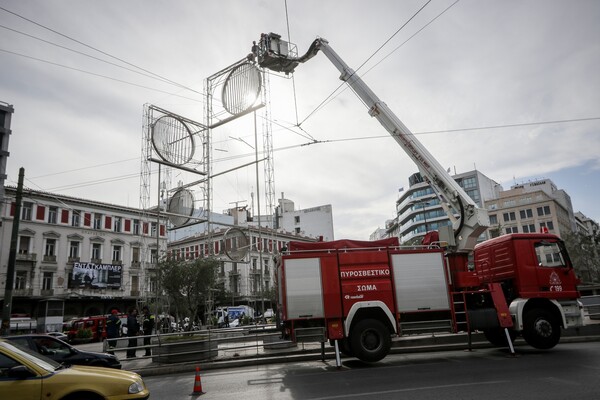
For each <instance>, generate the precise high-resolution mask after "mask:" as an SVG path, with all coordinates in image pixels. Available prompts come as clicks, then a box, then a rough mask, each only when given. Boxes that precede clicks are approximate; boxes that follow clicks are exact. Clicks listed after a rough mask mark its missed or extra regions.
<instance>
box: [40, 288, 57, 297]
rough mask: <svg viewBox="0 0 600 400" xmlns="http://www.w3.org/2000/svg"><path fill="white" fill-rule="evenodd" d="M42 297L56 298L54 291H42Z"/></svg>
mask: <svg viewBox="0 0 600 400" xmlns="http://www.w3.org/2000/svg"><path fill="white" fill-rule="evenodd" d="M40 296H54V289H45V290H44V289H42V290H40Z"/></svg>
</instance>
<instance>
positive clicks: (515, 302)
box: [248, 33, 583, 366]
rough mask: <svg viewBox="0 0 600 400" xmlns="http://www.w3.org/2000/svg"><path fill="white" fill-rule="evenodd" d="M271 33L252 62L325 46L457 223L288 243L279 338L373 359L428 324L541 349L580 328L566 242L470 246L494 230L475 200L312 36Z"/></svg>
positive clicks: (294, 60)
mask: <svg viewBox="0 0 600 400" xmlns="http://www.w3.org/2000/svg"><path fill="white" fill-rule="evenodd" d="M292 49H295V46H294V45H292V44H291V43H287V42H285V41H283V40H281V37H280V36H279V35H277V34H273V33H270V34H268V35H263V36H262V39H261V41H260V45H259V46H258V48H257V49H253V53H252V54H250V55H249V57H248V58H249V60H255V61H256V62H257V63H258V65H259V66H260V67H262V68H267V69H270V70H273V71H277V72H284V73H286V74H287V73H290V72H293V71H294V69H295V68H296V67H297V66H298V65H299V64H300V63H303V62H305V61H307V60H309V59H310V58H312V57H314V56H315V55H316V54H317V53H318V52H319V51H322V52H323V53H324V54H325V55H326V56H327V58H328V59H329V60H330V61H331V62H332V63H333V64H334V65H335V66H336V68H337V69H338V70H339V71H340V72H341V77H340V79H341V80H343V81H345V82H346V83H348V85H349V86H350V87H351V88H352V89H353V91H354V92H355V93H356V95H357V96H358V97H360V99H361V100H362V101H363V102H364V103H365V104H366V105H367V107H368V108H369V114H370V115H371V116H373V117H374V118H376V119H377V120H378V121H379V122H380V123H381V124H382V125H383V126H384V128H385V129H386V130H387V131H388V132H389V133H390V135H391V136H392V137H393V138H394V139H395V140H396V141H397V142H398V144H399V145H400V146H401V147H402V149H403V150H404V151H405V152H406V153H407V154H408V155H409V156H410V157H411V159H412V160H413V161H414V162H415V163H416V164H417V166H418V168H419V171H420V173H421V175H422V176H423V178H424V179H425V180H426V181H427V182H428V183H429V184H430V185H431V187H432V188H433V190H434V192H435V193H436V195H437V197H438V199H439V200H440V203H441V204H442V206H443V207H444V209H445V210H446V212H447V214H448V217H449V218H450V221H451V223H452V226H447V227H444V228H440V229H439V231H436V232H429V233H428V234H427V235H426V240H424V242H423V245H422V246H413V247H410V248H403V247H401V246H400V245H399V243H398V239H397V238H391V239H385V240H380V241H374V242H364V241H353V240H338V241H332V242H317V243H300V242H291V243H290V244H289V248H288V249H287V251H286V252H284V253H283V254H282V256H281V257H280V259H279V260H278V264H277V280H278V290H279V295H278V297H279V301H278V302H279V304H278V306H279V307H278V313H279V320H280V325H281V328H282V330H283V335H284V336H285V337H289V338H291V339H292V340H295V341H309V340H318V341H324V340H329V341H330V342H331V343H332V344H333V345H334V346H335V348H336V360H337V363H338V366H339V365H340V361H339V352H340V351H341V352H343V353H346V354H349V355H353V356H356V357H357V358H359V359H361V360H363V361H368V362H373V361H378V360H380V359H382V358H383V357H385V356H386V354H388V352H389V350H390V347H391V337H392V336H394V335H407V334H415V333H424V332H430V333H431V332H454V333H457V332H466V333H468V334H469V338H470V333H471V332H473V331H483V332H484V334H485V336H486V337H487V339H488V340H489V341H490V342H491V343H493V344H496V345H508V346H509V347H510V349H511V352H514V349H513V347H512V340H513V339H514V338H515V337H516V335H518V334H520V335H522V336H523V338H524V339H525V341H526V342H527V343H528V344H529V345H531V346H533V347H536V348H539V349H548V348H552V347H554V346H555V345H556V344H557V343H558V341H559V340H560V335H561V328H569V327H574V326H581V325H583V308H582V305H581V303H580V302H579V301H578V298H579V293H578V291H577V288H576V285H577V283H578V282H579V281H578V279H577V277H576V276H575V274H574V271H573V266H572V264H571V261H570V259H569V256H568V254H567V251H566V249H565V246H564V243H563V242H562V240H561V239H560V238H559V237H557V236H555V235H552V234H548V233H539V234H510V235H504V236H500V237H497V238H493V239H490V240H487V241H484V242H482V243H479V244H477V241H478V238H479V237H480V236H481V234H482V233H484V232H485V231H486V229H487V228H488V227H489V218H488V215H487V211H486V210H485V209H483V208H480V207H479V206H478V205H477V204H476V203H475V202H474V201H473V200H472V199H471V198H470V197H469V196H468V195H467V194H466V193H465V192H464V190H463V189H462V188H461V187H460V185H458V183H456V182H455V181H454V179H453V178H452V177H451V176H450V175H449V174H448V172H447V171H446V169H445V168H443V167H442V166H441V165H440V164H439V163H438V161H437V160H436V159H435V158H434V157H433V156H432V155H431V154H430V153H429V152H428V151H427V149H426V148H425V147H424V146H423V145H422V144H421V143H420V142H419V141H418V139H417V138H416V137H415V136H414V135H413V134H412V133H411V132H410V130H409V129H408V128H407V127H406V126H405V125H404V124H403V123H402V122H401V121H400V120H399V119H398V117H397V116H396V115H395V114H394V113H393V112H392V111H391V110H390V109H389V108H388V106H387V105H386V104H385V103H384V102H382V101H381V100H379V98H378V97H377V96H376V95H375V94H374V93H373V92H372V91H371V89H370V88H369V87H368V86H367V85H366V84H365V83H364V82H363V80H362V79H361V78H360V77H359V76H358V74H356V73H355V72H354V71H353V70H352V69H350V68H349V67H348V65H346V63H345V62H344V61H343V60H342V59H341V58H340V57H339V56H338V55H337V53H336V52H335V51H333V49H332V48H331V47H330V46H329V43H328V42H327V40H325V39H323V38H318V39H316V40H315V41H314V42H313V43H312V45H311V46H310V48H309V50H308V51H307V53H306V54H305V55H303V56H301V57H297V56H296V53H295V51H292Z"/></svg>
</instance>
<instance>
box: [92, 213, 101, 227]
mask: <svg viewBox="0 0 600 400" xmlns="http://www.w3.org/2000/svg"><path fill="white" fill-rule="evenodd" d="M94 229H102V214H98V213H94Z"/></svg>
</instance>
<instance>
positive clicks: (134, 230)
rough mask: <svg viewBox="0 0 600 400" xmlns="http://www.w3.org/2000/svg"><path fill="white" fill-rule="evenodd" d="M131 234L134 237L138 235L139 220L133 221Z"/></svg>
mask: <svg viewBox="0 0 600 400" xmlns="http://www.w3.org/2000/svg"><path fill="white" fill-rule="evenodd" d="M133 234H134V235H139V234H140V220H139V219H134V220H133Z"/></svg>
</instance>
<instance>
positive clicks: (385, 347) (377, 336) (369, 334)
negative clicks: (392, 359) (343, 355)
mask: <svg viewBox="0 0 600 400" xmlns="http://www.w3.org/2000/svg"><path fill="white" fill-rule="evenodd" d="M391 346H392V338H391V336H390V333H389V331H388V330H387V328H386V327H385V325H384V324H383V323H381V322H380V321H379V320H376V319H364V320H362V321H359V322H358V323H357V324H356V326H355V327H354V328H352V333H351V335H350V349H351V351H352V353H354V356H355V357H356V358H358V359H359V360H362V361H365V362H375V361H379V360H381V359H382V358H384V357H385V356H386V355H387V354H388V353H389V351H390V348H391Z"/></svg>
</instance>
